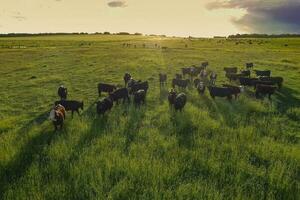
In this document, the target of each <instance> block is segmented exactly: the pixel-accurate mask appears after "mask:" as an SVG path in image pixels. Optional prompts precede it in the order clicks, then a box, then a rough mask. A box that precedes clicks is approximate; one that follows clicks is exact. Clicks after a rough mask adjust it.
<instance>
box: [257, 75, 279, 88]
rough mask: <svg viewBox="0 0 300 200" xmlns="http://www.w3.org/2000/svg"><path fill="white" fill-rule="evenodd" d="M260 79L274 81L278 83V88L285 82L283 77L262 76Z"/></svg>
mask: <svg viewBox="0 0 300 200" xmlns="http://www.w3.org/2000/svg"><path fill="white" fill-rule="evenodd" d="M259 80H261V81H270V82H273V83H275V84H277V85H278V88H281V87H282V83H283V78H282V77H260V78H259Z"/></svg>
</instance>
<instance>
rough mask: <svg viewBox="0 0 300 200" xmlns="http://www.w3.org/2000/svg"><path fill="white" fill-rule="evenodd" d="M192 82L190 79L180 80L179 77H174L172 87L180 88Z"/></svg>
mask: <svg viewBox="0 0 300 200" xmlns="http://www.w3.org/2000/svg"><path fill="white" fill-rule="evenodd" d="M189 84H190V80H189V79H186V80H179V79H173V80H172V87H173V88H175V86H178V87H180V88H183V89H185V88H187V87H188V85H189Z"/></svg>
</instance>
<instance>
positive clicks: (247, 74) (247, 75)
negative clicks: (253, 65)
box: [241, 70, 251, 78]
mask: <svg viewBox="0 0 300 200" xmlns="http://www.w3.org/2000/svg"><path fill="white" fill-rule="evenodd" d="M241 74H243V75H244V76H245V77H249V78H250V76H251V71H250V70H242V71H241Z"/></svg>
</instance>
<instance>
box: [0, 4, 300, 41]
mask: <svg viewBox="0 0 300 200" xmlns="http://www.w3.org/2000/svg"><path fill="white" fill-rule="evenodd" d="M103 31H110V32H121V31H126V32H131V33H133V32H142V33H145V34H151V33H153V34H167V35H176V36H189V35H192V36H213V35H228V34H235V33H247V32H258V33H262V32H266V33H284V32H289V33H300V0H264V1H261V0H0V32H2V33H8V32H103Z"/></svg>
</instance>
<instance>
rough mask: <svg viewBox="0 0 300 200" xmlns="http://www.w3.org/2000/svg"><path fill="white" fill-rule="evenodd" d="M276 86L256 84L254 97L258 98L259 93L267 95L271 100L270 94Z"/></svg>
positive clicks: (274, 90)
mask: <svg viewBox="0 0 300 200" xmlns="http://www.w3.org/2000/svg"><path fill="white" fill-rule="evenodd" d="M276 89H277V87H275V86H271V85H257V86H256V90H255V96H256V98H259V95H260V94H262V95H268V97H269V99H270V100H271V96H272V95H273V94H274V93H275V92H276Z"/></svg>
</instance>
